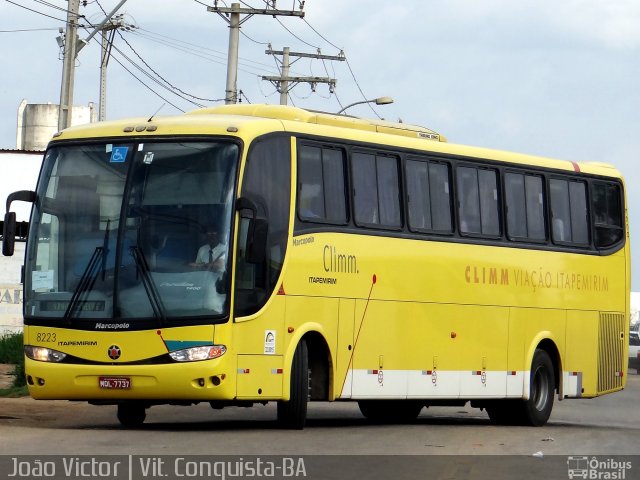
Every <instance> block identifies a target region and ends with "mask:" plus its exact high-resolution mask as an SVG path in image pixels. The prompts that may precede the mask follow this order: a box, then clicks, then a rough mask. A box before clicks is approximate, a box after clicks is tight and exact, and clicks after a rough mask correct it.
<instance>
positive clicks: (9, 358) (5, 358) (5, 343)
mask: <svg viewBox="0 0 640 480" xmlns="http://www.w3.org/2000/svg"><path fill="white" fill-rule="evenodd" d="M23 355H24V353H23V345H22V334H21V333H14V334H10V335H4V336H3V337H0V363H12V364H14V365H17V364H18V363H21V362H22V361H23Z"/></svg>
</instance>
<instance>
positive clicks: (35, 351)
mask: <svg viewBox="0 0 640 480" xmlns="http://www.w3.org/2000/svg"><path fill="white" fill-rule="evenodd" d="M24 353H25V355H26V356H27V357H28V358H30V359H31V360H37V361H38V362H54V363H57V362H61V361H62V360H64V359H65V357H66V356H67V354H66V353H62V352H59V351H57V350H53V349H51V348H46V347H34V346H32V345H25V346H24Z"/></svg>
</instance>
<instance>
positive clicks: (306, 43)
mask: <svg viewBox="0 0 640 480" xmlns="http://www.w3.org/2000/svg"><path fill="white" fill-rule="evenodd" d="M276 20H277V21H278V23H279V24H280V25H282V28H284V29H285V30H286V31H287V32H289V33H290V34H291V35H293V36H294V37H295V38H296V39H297V40H299V41H301V42H302V43H304V44H305V45H307V46H309V47H312V48H315V49H319V48H320V47H318V46H317V45H312V44H310V43H309V42H305V41H304V40H303V39H301V38H300V37H299V36H298V35H296V34H295V33H293V32H292V31H291V30H289V29H288V28H287V27H286V25H285V24H284V23H282V22H281V21H280V19H279V18H276Z"/></svg>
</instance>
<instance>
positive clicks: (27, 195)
mask: <svg viewBox="0 0 640 480" xmlns="http://www.w3.org/2000/svg"><path fill="white" fill-rule="evenodd" d="M16 200H18V201H21V202H30V203H33V202H35V201H36V192H33V191H31V190H20V191H18V192H13V193H10V194H9V196H8V197H7V210H6V211H7V213H5V215H4V225H3V227H2V254H3V255H4V256H5V257H11V256H12V255H13V251H14V249H15V246H16V214H15V213H14V212H10V211H9V210H10V209H11V203H12V202H15V201H16Z"/></svg>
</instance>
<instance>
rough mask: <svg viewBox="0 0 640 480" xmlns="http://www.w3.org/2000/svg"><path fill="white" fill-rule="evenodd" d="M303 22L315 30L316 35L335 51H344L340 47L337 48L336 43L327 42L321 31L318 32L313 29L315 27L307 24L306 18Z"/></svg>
mask: <svg viewBox="0 0 640 480" xmlns="http://www.w3.org/2000/svg"><path fill="white" fill-rule="evenodd" d="M302 20H303V21H304V23H306V24H307V25H308V26H309V28H310V29H311V30H313V31H314V32H316V35H318V36H319V37H320V38H321V39H323V40H324V41H325V42H327V43H328V44H329V45H331V46H332V47H333V48H335V49H337V50H340V51H342V49H341V48H340V47H337V46H336V45H335V44H334V43H331V42H330V41H329V40H327V39H326V38H325V37H324V35H322V34H321V33H320V32H319V31H317V30H316V29H315V28H313V27H312V26H311V24H310V23H309V22H307V19H306V18H303V19H302Z"/></svg>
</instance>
